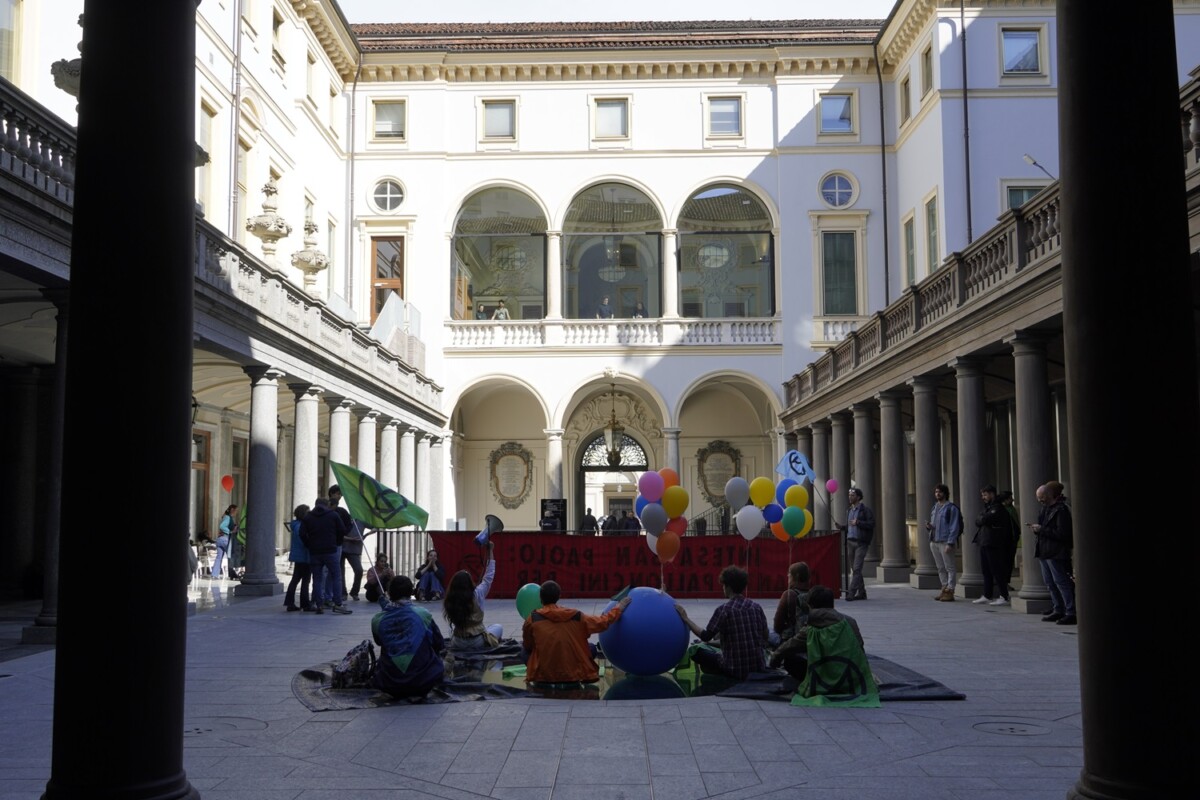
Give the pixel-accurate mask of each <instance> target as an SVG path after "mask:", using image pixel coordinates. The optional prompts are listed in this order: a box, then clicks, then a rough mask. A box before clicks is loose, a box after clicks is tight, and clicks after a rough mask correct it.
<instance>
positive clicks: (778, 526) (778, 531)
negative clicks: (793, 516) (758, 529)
mask: <svg viewBox="0 0 1200 800" xmlns="http://www.w3.org/2000/svg"><path fill="white" fill-rule="evenodd" d="M771 534H772V535H773V536H774V537H775V538H776V539H778V540H779V541H781V542H786V541H787V540H788V539H790V538H792V537H790V536H788V535H787V531H785V530H784V529H783V523H782V522H772V523H771Z"/></svg>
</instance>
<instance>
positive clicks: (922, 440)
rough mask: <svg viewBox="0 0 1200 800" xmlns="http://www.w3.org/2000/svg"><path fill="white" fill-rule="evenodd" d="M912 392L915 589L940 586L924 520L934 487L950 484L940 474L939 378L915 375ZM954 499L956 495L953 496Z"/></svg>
mask: <svg viewBox="0 0 1200 800" xmlns="http://www.w3.org/2000/svg"><path fill="white" fill-rule="evenodd" d="M908 385H909V386H911V387H912V392H913V434H914V436H916V442H915V443H914V445H913V449H914V451H915V461H916V467H915V469H916V475H915V476H914V479H913V483H914V486H915V487H916V488H915V489H914V492H915V493H916V497H917V511H916V514H917V541H916V545H917V547H916V550H917V568H916V569H915V570H913V574H912V577H911V578H910V579H909V583H911V584H912V586H913V588H914V589H940V588H942V583H941V578H939V577H938V571H937V567H936V566H934V563H933V553H932V552H930V550H929V531H927V530H925V523H926V522H928V521H929V513H930V511H931V510H932V509H933V487H934V486H936V485H938V484H939V483H947V484H948V483H949V481H948V480H946V476H944V475H942V428H941V425H940V423H939V422H938V379H937V378H935V377H934V376H932V375H918V376H916V377H915V378H913V379H912V380H910V381H909V382H908ZM955 499H956V500H957V498H955ZM964 522H965V520H964Z"/></svg>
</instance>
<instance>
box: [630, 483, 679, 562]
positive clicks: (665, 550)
mask: <svg viewBox="0 0 1200 800" xmlns="http://www.w3.org/2000/svg"><path fill="white" fill-rule="evenodd" d="M688 500H689V498H688V493H687V489H684V488H683V487H682V486H680V485H679V473H677V472H676V471H675V470H673V469H671V468H670V467H663V468H662V469H660V470H659V471H658V472H643V473H642V476H641V477H640V478H638V497H637V500H636V501H635V502H634V507H633V510H634V513H636V514H637V516H638V519H639V520H641V522H642V527H643V528H645V529H646V544H647V545H649V547H650V551H651V552H652V553H654V555H656V556H658V560H659V561H661V562H662V563H664V564H668V563H670V562H671V561H672V560H674V558H675V554H676V553H678V552H679V537H680V536H683V533H684V531H686V530H687V524H688V521H687V517H685V516H683V512H684V511H686V510H687V507H688Z"/></svg>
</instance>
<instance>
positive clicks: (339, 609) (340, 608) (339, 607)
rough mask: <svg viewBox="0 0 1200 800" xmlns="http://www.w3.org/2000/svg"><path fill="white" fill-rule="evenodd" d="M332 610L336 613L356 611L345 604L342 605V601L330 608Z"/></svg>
mask: <svg viewBox="0 0 1200 800" xmlns="http://www.w3.org/2000/svg"><path fill="white" fill-rule="evenodd" d="M330 610H331V611H332V612H333V613H335V614H353V613H354V612H353V611H351V610H350V609H348V608H346V607H345V606H344V605H342V604H341V603H338V604H337V605H336V606H334V607H333V608H332V609H330Z"/></svg>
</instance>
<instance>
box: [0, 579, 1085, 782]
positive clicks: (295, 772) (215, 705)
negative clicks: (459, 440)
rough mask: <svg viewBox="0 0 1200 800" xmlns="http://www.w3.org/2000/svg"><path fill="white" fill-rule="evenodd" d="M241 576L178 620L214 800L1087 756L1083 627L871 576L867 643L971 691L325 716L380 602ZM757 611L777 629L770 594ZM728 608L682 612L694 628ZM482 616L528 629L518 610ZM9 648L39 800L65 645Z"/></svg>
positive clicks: (1043, 775)
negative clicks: (310, 594) (241, 581)
mask: <svg viewBox="0 0 1200 800" xmlns="http://www.w3.org/2000/svg"><path fill="white" fill-rule="evenodd" d="M285 580H286V577H285ZM234 585H235V584H230V583H227V582H216V583H214V582H212V581H207V580H204V581H199V582H197V583H196V584H194V585H193V591H192V595H193V597H194V598H195V599H196V601H197V611H196V613H195V615H194V616H192V617H190V618H189V619H188V621H187V625H188V655H187V665H188V672H187V679H186V692H187V696H186V701H185V711H186V717H185V720H186V721H185V729H184V764H185V768H186V770H187V775H188V779H189V780H190V781H191V784H192V786H193V787H195V788H196V789H197V790H199V792H200V794H201V795H202V796H203V797H205V798H225V799H227V800H260V799H261V798H304V799H305V800H308V799H312V800H319V799H320V798H331V799H332V798H337V800H347V799H348V798H368V797H369V798H383V797H390V798H404V800H418V799H419V798H444V799H445V800H474V799H475V798H481V797H493V798H503V799H505V800H585V799H586V800H654V799H656V798H657V799H659V800H667V799H668V798H669V800H692V799H693V798H704V797H714V796H720V797H722V798H728V800H740V798H766V800H785V799H786V800H793V799H795V798H799V799H801V800H803V799H804V798H821V800H843V799H844V800H850V799H851V798H853V800H864V799H865V800H875V799H878V800H908V799H909V798H911V799H912V800H964V799H965V798H970V799H971V800H987V799H988V798H996V800H1014V798H1019V799H1020V800H1061V799H1062V798H1063V797H1065V796H1066V793H1067V791H1068V789H1070V788H1071V787H1072V786H1073V785H1074V783H1075V781H1076V780H1077V778H1078V777H1079V773H1080V770H1081V769H1082V766H1083V750H1082V733H1081V720H1080V696H1079V674H1078V665H1079V659H1078V649H1077V639H1076V633H1077V629H1076V628H1074V627H1063V626H1058V625H1054V624H1050V623H1044V622H1042V621H1041V618H1040V617H1039V616H1027V615H1023V614H1020V613H1018V612H1015V611H1013V610H1012V609H1010V608H1007V607H1003V608H993V607H991V606H986V605H973V604H971V603H969V602H964V601H961V600H959V601H957V602H954V603H933V602H930V598H931V597H932V596H933V592H932V591H918V590H915V589H912V588H910V587H909V586H907V585H886V586H885V585H873V584H871V583H868V585H867V591H868V593H869V595H870V599H869V600H867V601H865V602H856V603H843V602H841V601H839V602H838V604H837V606H838V608H839V610H841V611H843V612H846V613H848V614H850V615H851V616H853V617H854V618H855V619H857V620H858V623H859V625H860V627H861V629H862V633H863V636H864V638H865V639H866V642H867V651H868V652H869V653H871V654H873V655H878V656H882V657H884V658H887V659H890V660H892V661H894V662H896V663H898V664H900V665H902V666H905V667H908V668H909V669H913V670H916V671H918V672H921V673H923V674H925V675H927V676H929V677H931V678H933V679H935V680H938V681H940V682H942V683H944V684H945V685H946V686H948V687H949V688H951V689H954V690H956V691H959V692H962V693H964V694H965V695H966V700H965V701H941V702H900V703H885V704H884V705H883V707H882V708H878V709H825V708H809V709H805V708H793V707H791V706H790V705H787V704H786V703H782V702H772V701H756V700H745V699H725V698H718V697H699V698H688V699H671V700H622V701H594V700H593V701H587V700H577V701H565V700H546V699H534V698H518V699H509V700H489V701H486V702H461V703H446V704H440V705H425V706H422V705H396V706H389V707H384V708H374V709H366V710H353V711H327V712H321V713H313V712H310V711H309V710H308V709H307V708H305V707H304V706H303V705H301V704H300V703H299V702H298V701H297V700H296V698H295V697H294V696H293V694H292V691H291V686H290V685H291V680H292V677H293V676H294V675H295V674H296V673H297V672H298V671H299V670H301V669H303V668H305V667H309V666H313V665H315V664H319V663H322V662H327V661H333V660H336V659H338V658H340V657H341V656H342V655H343V654H344V653H345V652H346V651H347V650H348V649H349V648H350V647H352V646H353V645H354V644H356V643H357V642H358V641H360V640H362V639H363V638H366V637H369V620H370V615H371V614H372V613H373V612H374V610H375V606H373V605H372V604H368V603H366V602H359V603H351V604H350V605H351V607H352V608H353V609H354V611H355V613H354V614H351V615H346V616H342V615H336V614H328V613H327V614H324V615H321V616H317V615H315V614H305V613H286V612H285V611H284V609H283V606H282V603H283V598H282V595H280V596H275V597H261V598H251V599H241V598H233V599H231V597H230V595H231V591H230V590H231V588H232V586H234ZM756 599H758V600H759V602H761V603H762V604H763V606H764V608H765V609H766V610H767V613H768V618H769V617H770V615H771V614H772V613H773V610H774V606H775V600H776V598H773V597H771V598H756ZM718 602H719V601H717V600H689V601H686V602H685V605H686V606H687V607H688V613H689V614H690V616H691V617H692V618H693V619H694V620H696V621H698V622H700V623H701V624H703V623H704V622H706V621H707V620H708V618H709V616H710V614H711V611H712V609H713V608H715V607H716V605H717V604H718ZM564 604H567V605H572V606H574V607H576V608H579V609H581V610H583V611H585V612H588V613H598V612H600V611H601V610H602V609H603V607H604V605H605V602H604V601H597V600H581V601H571V600H564ZM35 611H36V609H35ZM486 612H487V620H488V622H489V623H492V622H499V623H502V624H503V625H504V628H505V635H506V636H508V635H514V634H516V633H517V632H518V631H519V628H520V616H519V614H518V613H517V610H516V606H515V603H514V602H513V601H512V600H507V599H496V600H489V601H488V602H487V606H486ZM435 615H436V616H437V618H438V619H439V620H440V608H437V609H436V610H435ZM0 635H3V633H2V632H0ZM0 649H3V652H5V653H6V654H7V656H8V660H5V661H3V662H0V737H2V740H3V741H4V742H5V745H4V747H3V748H0V800H8V799H9V798H29V800H34V798H38V797H39V796H40V795H41V793H42V792H43V791H44V790H45V786H46V781H47V780H48V778H49V775H50V747H51V722H52V713H53V705H52V701H53V680H54V651H53V650H52V649H51V650H45V649H44V648H38V649H32V650H30V653H29V654H27V655H23V654H21V653H20V652H19V651H16V650H13V649H9V648H3V643H0ZM108 723H109V721H107V720H96V728H95V730H94V731H93V734H94V735H104V732H105V730H106V729H107V728H108V727H109V726H108ZM114 728H115V729H116V730H119V725H118V726H114Z"/></svg>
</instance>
